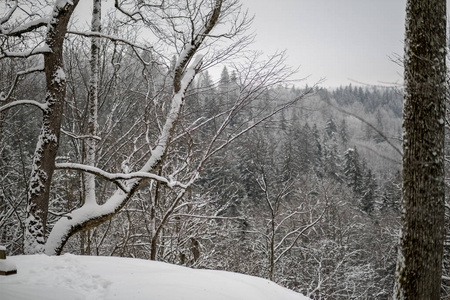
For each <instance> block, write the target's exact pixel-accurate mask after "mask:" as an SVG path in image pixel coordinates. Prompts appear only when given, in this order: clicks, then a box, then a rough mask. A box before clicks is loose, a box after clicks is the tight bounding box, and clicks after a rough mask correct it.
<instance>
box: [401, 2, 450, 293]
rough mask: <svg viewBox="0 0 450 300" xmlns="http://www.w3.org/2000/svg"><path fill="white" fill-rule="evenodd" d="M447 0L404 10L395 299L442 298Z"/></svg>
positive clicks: (419, 4) (418, 3)
mask: <svg viewBox="0 0 450 300" xmlns="http://www.w3.org/2000/svg"><path fill="white" fill-rule="evenodd" d="M445 56H446V1H445V0H429V1H422V0H409V1H408V2H407V8H406V40H405V58H404V65H405V75H404V76H405V103H404V116H403V131H404V137H403V200H402V201H403V216H402V223H403V224H402V225H403V229H402V237H401V242H400V249H399V258H398V261H397V270H396V276H395V277H396V278H395V280H396V282H395V290H394V294H395V295H394V296H395V298H396V299H428V300H432V299H439V298H440V285H441V273H442V252H443V241H444V231H445V229H444V211H445V209H444V196H445V191H444V120H445V96H446V82H445V76H446V65H445Z"/></svg>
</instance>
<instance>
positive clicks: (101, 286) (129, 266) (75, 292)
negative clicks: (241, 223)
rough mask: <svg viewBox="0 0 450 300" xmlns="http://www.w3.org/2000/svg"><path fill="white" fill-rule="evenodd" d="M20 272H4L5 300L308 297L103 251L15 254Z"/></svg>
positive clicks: (0, 289) (255, 281)
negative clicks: (90, 253)
mask: <svg viewBox="0 0 450 300" xmlns="http://www.w3.org/2000/svg"><path fill="white" fill-rule="evenodd" d="M8 261H10V262H12V263H14V264H15V265H16V266H17V275H11V276H6V277H5V276H0V299H2V300H24V299H32V300H39V299H42V300H44V299H45V300H53V299H55V300H56V299H58V300H61V299H63V300H75V299H76V300H78V299H83V300H85V299H86V300H87V299H92V300H100V299H105V300H106V299H107V300H114V299H121V300H122V299H125V300H130V299H145V300H160V299H161V300H194V299H195V300H212V299H214V300H238V299H239V300H240V299H243V300H274V299H276V300H306V299H308V298H306V297H304V296H302V295H300V294H297V293H295V292H292V291H290V290H287V289H285V288H282V287H280V286H278V285H276V284H275V283H273V282H271V281H269V280H265V279H261V278H257V277H252V276H246V275H242V274H236V273H230V272H223V271H213V270H194V269H190V268H184V267H180V266H175V265H170V264H166V263H160V262H152V261H147V260H140V259H131V258H116V257H97V256H76V255H69V254H66V255H63V256H46V255H31V256H13V257H8Z"/></svg>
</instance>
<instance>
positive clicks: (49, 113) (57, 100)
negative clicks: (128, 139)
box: [24, 0, 78, 254]
mask: <svg viewBox="0 0 450 300" xmlns="http://www.w3.org/2000/svg"><path fill="white" fill-rule="evenodd" d="M77 3H78V1H77V0H75V1H73V5H71V4H69V3H67V4H66V5H65V6H64V7H59V6H58V5H55V8H54V10H53V16H52V20H51V21H50V24H49V26H48V32H47V36H46V39H45V42H46V45H47V46H48V47H49V49H50V50H51V52H49V53H47V54H45V55H44V71H45V76H46V84H47V96H46V99H45V101H46V105H47V108H46V109H45V110H44V111H43V117H42V127H41V132H40V134H39V138H38V144H37V146H36V150H35V153H34V157H33V165H32V170H31V179H30V184H29V190H28V207H27V220H26V222H25V238H24V251H25V253H27V254H33V253H38V252H43V251H44V243H45V232H46V224H47V214H48V205H49V197H50V185H51V181H52V176H53V171H54V169H55V158H56V154H57V152H58V146H59V133H60V128H61V119H62V113H63V112H62V109H63V102H64V98H65V95H66V80H65V75H64V71H63V44H64V37H65V36H66V32H67V24H68V23H69V20H70V17H71V15H72V13H73V11H74V9H75V7H76V5H77Z"/></svg>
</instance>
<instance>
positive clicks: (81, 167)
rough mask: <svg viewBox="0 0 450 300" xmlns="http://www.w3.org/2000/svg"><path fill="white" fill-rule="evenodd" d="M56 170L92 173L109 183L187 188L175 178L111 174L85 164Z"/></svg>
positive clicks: (136, 173)
mask: <svg viewBox="0 0 450 300" xmlns="http://www.w3.org/2000/svg"><path fill="white" fill-rule="evenodd" d="M55 168H56V169H69V170H77V171H82V172H87V173H91V174H94V175H97V176H100V177H102V178H104V179H106V180H109V181H117V180H133V179H139V178H140V179H144V178H145V179H152V180H156V181H158V182H161V183H163V184H165V185H167V186H168V187H170V188H172V187H181V188H187V186H186V185H185V184H182V183H180V182H178V181H176V180H173V178H169V179H167V178H165V177H162V176H159V175H156V174H152V173H147V172H131V173H109V172H106V171H104V170H102V169H100V168H97V167H93V166H88V165H83V164H76V163H57V164H56V165H55Z"/></svg>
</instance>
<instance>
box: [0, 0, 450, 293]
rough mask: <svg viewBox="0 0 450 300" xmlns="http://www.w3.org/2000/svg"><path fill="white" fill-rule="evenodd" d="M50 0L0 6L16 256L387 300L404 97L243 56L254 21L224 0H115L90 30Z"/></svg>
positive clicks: (0, 151)
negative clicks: (139, 263) (182, 271)
mask: <svg viewBox="0 0 450 300" xmlns="http://www.w3.org/2000/svg"><path fill="white" fill-rule="evenodd" d="M47 2H49V3H47ZM50 2H52V1H23V2H21V3H20V5H18V2H15V1H9V2H8V1H7V2H6V4H5V3H3V4H0V6H1V5H2V10H1V11H2V16H0V17H1V19H0V33H1V35H0V244H1V245H4V246H6V247H7V249H8V253H9V254H10V255H19V254H34V253H41V252H44V253H47V254H50V255H52V254H58V255H59V254H62V253H72V254H79V255H91V256H121V257H132V258H141V259H148V260H156V261H161V262H168V263H173V264H177V265H183V266H188V267H192V268H207V269H216V270H226V271H233V272H239V273H244V274H249V275H254V276H258V277H263V278H267V279H270V280H273V281H274V282H276V283H278V284H280V285H282V286H284V287H287V288H289V289H292V290H294V291H298V292H301V293H303V294H304V295H305V296H307V297H310V298H311V299H390V297H392V292H393V283H394V279H393V278H394V272H395V266H396V259H397V252H398V249H397V247H398V246H397V245H398V239H399V232H400V216H401V183H402V174H401V170H402V150H401V136H402V109H403V107H402V106H403V104H402V103H403V95H402V94H403V91H402V88H401V87H395V88H393V87H385V86H360V85H348V86H341V87H338V88H329V89H326V88H323V87H321V85H320V83H318V84H317V85H314V86H308V85H306V84H305V83H303V82H302V81H294V80H292V78H293V77H295V76H298V75H296V73H295V72H296V70H294V69H291V68H290V67H288V66H286V65H285V59H286V53H284V52H279V53H275V54H267V53H255V52H251V51H249V50H246V47H247V46H248V45H249V44H250V43H251V41H252V35H251V34H250V33H249V28H250V25H251V19H252V18H251V16H249V15H248V13H247V12H246V11H245V10H243V9H242V8H241V5H240V3H239V2H238V1H234V0H233V1H230V0H226V1H221V0H215V1H209V0H208V1H206V0H203V1H185V2H184V1H183V2H182V3H181V1H161V3H159V2H160V1H150V2H149V3H151V4H148V3H147V4H145V3H146V2H142V1H136V2H135V1H118V0H116V1H115V7H111V8H109V9H110V10H108V13H105V10H104V11H103V14H102V13H101V10H102V8H101V4H102V1H100V0H94V8H93V12H90V13H89V16H90V17H89V19H88V21H80V20H79V19H80V16H78V17H73V16H72V18H71V15H72V14H73V13H74V11H75V12H76V10H75V6H76V5H77V4H78V1H77V0H73V1H63V0H58V1H55V2H56V4H55V5H54V6H53V5H52V4H51V3H50ZM80 2H82V1H80ZM77 18H78V19H77ZM91 18H92V21H91ZM77 20H78V21H77ZM87 24H89V25H87ZM43 203H44V204H43ZM45 207H46V209H45ZM445 257H446V258H447V260H445ZM445 257H444V260H445V262H444V270H443V272H444V279H445V278H450V274H449V272H450V270H449V269H448V268H446V267H445V266H447V265H448V263H450V260H449V253H447V252H446V253H445ZM449 284H450V282H449V281H448V280H444V281H443V283H442V289H443V294H444V295H445V296H446V297H449V294H450V290H449V288H450V285H449Z"/></svg>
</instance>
